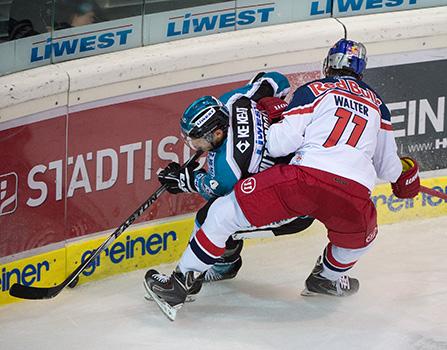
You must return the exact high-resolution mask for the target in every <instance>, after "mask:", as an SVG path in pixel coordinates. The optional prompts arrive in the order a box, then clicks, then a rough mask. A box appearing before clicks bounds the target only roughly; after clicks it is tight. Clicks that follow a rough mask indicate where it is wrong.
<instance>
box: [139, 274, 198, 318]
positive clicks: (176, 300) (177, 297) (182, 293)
mask: <svg viewBox="0 0 447 350" xmlns="http://www.w3.org/2000/svg"><path fill="white" fill-rule="evenodd" d="M202 280H203V276H202V274H200V273H198V272H194V271H188V272H187V273H186V274H185V275H184V274H183V273H181V272H180V271H178V270H177V269H176V270H175V271H174V272H173V273H172V274H171V276H167V275H165V274H162V273H159V272H158V271H156V270H149V271H148V272H146V275H145V276H144V287H145V288H146V291H147V292H148V294H149V296H150V298H151V299H152V300H153V301H155V302H156V303H157V305H158V307H159V308H160V310H161V311H162V312H163V313H164V314H165V315H166V317H167V318H168V319H169V320H171V321H174V320H175V318H176V316H177V311H178V310H180V308H181V307H182V306H183V304H184V303H185V301H186V298H187V296H188V294H189V293H190V292H195V294H197V293H198V291H200V288H201V284H202Z"/></svg>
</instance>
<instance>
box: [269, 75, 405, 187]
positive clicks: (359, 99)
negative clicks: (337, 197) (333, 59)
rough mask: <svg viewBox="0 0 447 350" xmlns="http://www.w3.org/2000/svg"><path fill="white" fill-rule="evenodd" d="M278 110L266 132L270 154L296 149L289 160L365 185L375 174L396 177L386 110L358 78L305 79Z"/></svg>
mask: <svg viewBox="0 0 447 350" xmlns="http://www.w3.org/2000/svg"><path fill="white" fill-rule="evenodd" d="M283 115H284V116H285V118H284V119H283V120H282V121H281V122H280V123H278V124H274V125H272V126H271V127H270V129H269V131H268V133H267V149H268V151H269V152H270V154H271V155H272V156H273V157H280V156H285V155H288V154H290V153H295V157H294V158H293V159H292V161H291V164H296V165H302V166H307V167H311V168H315V169H320V170H324V171H327V172H330V173H332V174H336V175H340V176H343V177H346V178H349V179H352V180H354V181H356V182H358V183H360V184H362V185H364V186H366V187H367V188H369V189H370V190H372V188H373V187H374V185H375V182H376V178H377V177H378V178H380V179H382V180H385V181H389V182H395V181H396V180H397V178H398V177H399V176H400V174H401V172H402V164H401V162H400V159H399V156H398V155H397V147H396V142H395V140H394V135H393V131H392V126H391V115H390V112H389V110H388V108H387V107H386V105H385V103H384V102H383V101H382V99H381V98H380V97H379V96H378V95H377V94H376V93H375V92H374V91H373V90H372V89H371V88H370V87H369V86H368V85H367V84H366V83H364V82H363V81H359V80H356V79H355V78H352V77H349V76H345V77H329V78H324V79H319V80H316V81H313V82H310V83H308V84H305V85H303V86H301V87H299V88H298V89H297V90H296V91H295V93H294V96H293V99H292V101H291V102H290V104H289V107H288V108H287V110H286V111H285V112H284V113H283Z"/></svg>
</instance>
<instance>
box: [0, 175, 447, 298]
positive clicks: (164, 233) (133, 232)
mask: <svg viewBox="0 0 447 350" xmlns="http://www.w3.org/2000/svg"><path fill="white" fill-rule="evenodd" d="M422 183H423V185H425V186H427V187H430V188H433V189H435V190H437V191H440V192H442V193H447V177H438V178H432V179H423V180H422ZM372 200H373V201H374V203H375V204H376V207H377V210H378V218H379V224H388V223H394V222H399V221H402V220H416V219H421V218H428V217H435V216H441V215H446V214H447V201H445V200H442V199H439V198H434V197H431V196H429V195H426V194H423V193H420V194H419V195H418V196H417V197H416V198H414V199H405V200H403V199H398V198H396V197H395V196H394V195H392V192H391V187H390V185H389V184H382V185H378V186H377V187H376V188H375V190H374V191H373V194H372ZM192 227H193V218H192V217H190V218H186V219H185V218H183V219H181V220H177V221H172V222H168V223H163V224H157V225H147V226H142V227H138V228H136V229H130V230H128V231H126V232H124V233H123V234H122V235H121V236H120V237H119V238H118V239H117V240H116V241H114V242H113V243H112V244H111V245H110V246H109V247H108V248H107V249H106V251H105V252H103V253H101V255H100V256H99V257H97V258H96V259H95V261H94V262H93V263H92V264H91V265H90V266H89V267H88V268H87V269H86V270H85V271H84V272H83V273H82V274H81V276H80V281H79V283H85V282H88V281H92V280H97V279H101V278H104V277H107V276H110V275H113V274H117V273H122V272H128V271H132V270H137V269H143V268H148V267H151V266H156V265H159V264H163V263H172V262H174V261H176V260H178V259H179V257H180V256H181V254H182V252H183V250H184V249H185V247H186V245H187V243H188V240H189V236H190V233H191V230H192ZM109 234H110V233H108V234H105V235H101V236H99V237H95V238H93V239H86V240H82V241H76V242H72V243H67V245H66V246H65V248H61V249H58V250H54V251H50V252H46V253H44V254H40V255H36V256H33V257H28V258H25V259H21V260H17V261H14V262H11V263H7V264H4V265H1V266H0V271H1V274H0V287H1V290H0V304H7V303H11V302H14V301H18V299H16V298H13V297H10V296H9V294H8V290H9V288H10V286H11V285H12V284H13V283H15V282H16V281H20V282H21V283H23V284H27V285H34V286H52V285H56V284H58V283H60V282H62V281H63V280H64V278H65V276H68V274H69V273H70V272H71V271H73V270H74V269H75V268H76V267H77V266H79V263H81V262H82V261H85V259H87V258H88V257H89V256H90V254H92V251H93V249H95V248H96V247H98V246H99V245H101V244H102V243H103V242H104V240H105V239H106V238H107V237H108V235H109ZM142 276H143V273H142Z"/></svg>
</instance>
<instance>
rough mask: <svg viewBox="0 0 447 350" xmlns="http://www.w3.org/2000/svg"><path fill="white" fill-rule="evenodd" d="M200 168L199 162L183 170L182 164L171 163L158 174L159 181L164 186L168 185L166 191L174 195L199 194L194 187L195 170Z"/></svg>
mask: <svg viewBox="0 0 447 350" xmlns="http://www.w3.org/2000/svg"><path fill="white" fill-rule="evenodd" d="M198 166H199V163H198V162H193V163H191V164H189V165H188V166H187V167H186V168H184V169H181V167H180V164H178V163H175V162H172V163H169V164H168V166H167V167H166V168H164V169H163V170H162V171H160V173H159V174H158V181H160V183H161V184H162V185H166V190H167V191H168V192H169V193H172V194H177V193H183V192H187V193H188V192H197V189H196V186H195V185H194V169H195V168H197V167H198Z"/></svg>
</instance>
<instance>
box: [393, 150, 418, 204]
mask: <svg viewBox="0 0 447 350" xmlns="http://www.w3.org/2000/svg"><path fill="white" fill-rule="evenodd" d="M400 161H401V162H402V168H403V170H402V174H401V175H400V176H399V178H398V179H397V181H396V182H395V183H393V184H391V187H392V189H393V193H394V195H395V196H396V197H397V198H413V197H416V196H417V195H418V193H419V190H420V187H421V183H420V180H419V166H418V163H417V162H416V161H415V160H414V159H412V158H410V157H402V158H400Z"/></svg>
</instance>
